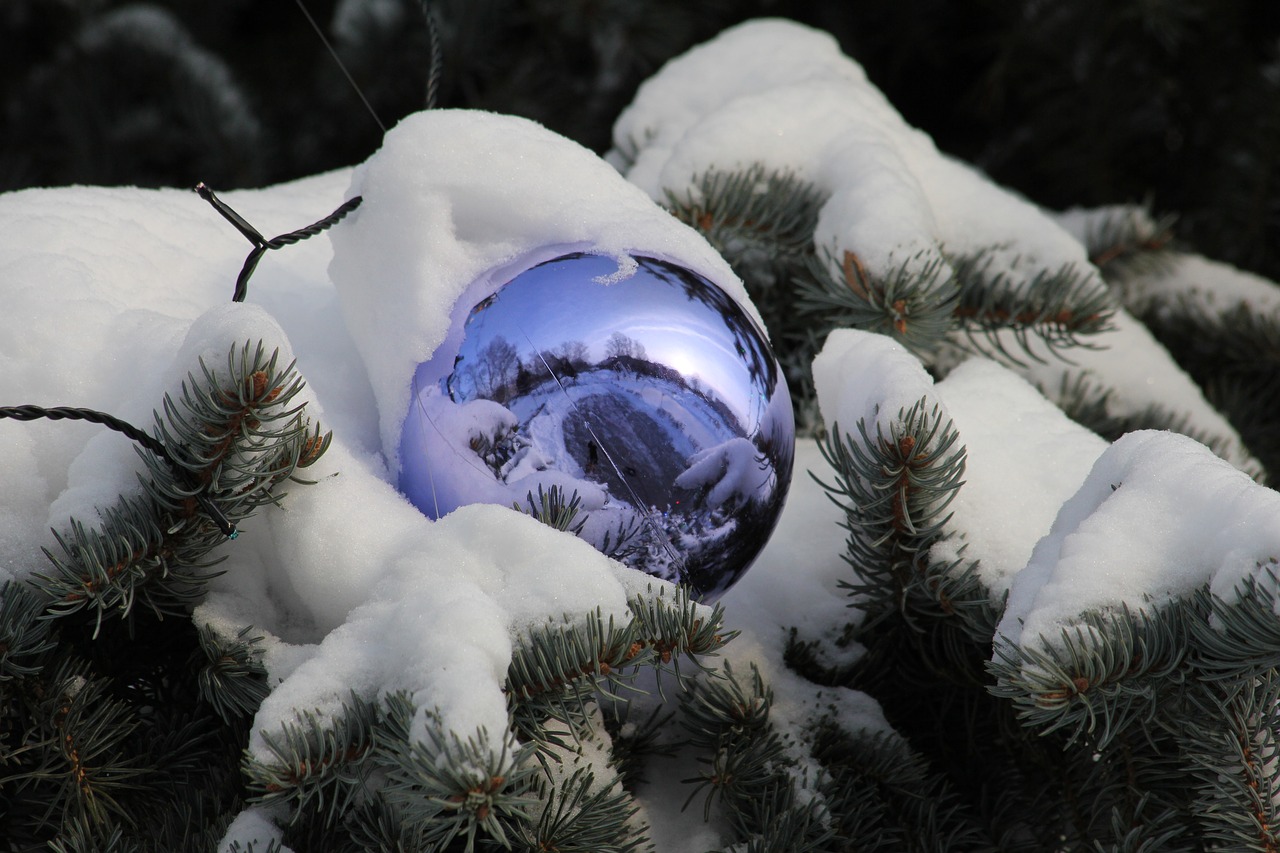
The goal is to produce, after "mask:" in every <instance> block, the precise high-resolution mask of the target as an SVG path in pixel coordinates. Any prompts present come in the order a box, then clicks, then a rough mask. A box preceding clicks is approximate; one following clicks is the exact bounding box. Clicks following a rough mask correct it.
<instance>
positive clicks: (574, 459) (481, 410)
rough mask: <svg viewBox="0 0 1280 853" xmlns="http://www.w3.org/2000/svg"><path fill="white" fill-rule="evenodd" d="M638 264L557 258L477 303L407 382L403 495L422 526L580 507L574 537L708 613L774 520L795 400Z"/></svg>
mask: <svg viewBox="0 0 1280 853" xmlns="http://www.w3.org/2000/svg"><path fill="white" fill-rule="evenodd" d="M635 264H636V266H635V269H634V271H633V272H632V271H631V270H629V269H627V267H626V266H624V268H623V269H622V270H619V267H618V263H617V262H616V261H615V260H613V259H611V258H607V257H601V256H596V255H580V254H575V255H568V256H565V257H562V258H557V259H555V260H552V261H548V262H546V263H543V264H540V265H538V266H536V267H533V268H532V269H529V270H526V271H525V272H523V273H521V274H519V275H517V276H516V277H515V278H513V279H512V280H511V281H510V282H508V283H506V284H505V285H502V286H501V287H499V288H498V289H497V290H496V291H495V292H494V293H493V294H491V295H490V296H488V297H486V298H484V299H482V300H481V301H480V302H479V303H477V304H476V305H475V306H474V307H473V308H472V309H471V310H470V312H469V313H468V316H467V318H466V320H465V322H464V324H463V334H462V337H461V343H460V345H459V346H458V347H457V349H456V352H452V353H448V352H440V353H437V355H436V356H435V358H433V359H432V361H430V362H427V363H426V364H424V365H422V367H421V368H419V371H418V376H417V377H415V388H414V399H413V405H412V407H411V410H410V413H409V417H408V419H407V421H406V424H405V431H404V435H403V438H402V445H401V459H402V471H401V478H400V487H401V490H402V491H403V492H404V493H405V494H406V495H408V497H409V498H410V499H411V500H412V501H413V502H414V503H415V504H416V505H417V506H418V507H419V508H420V509H422V510H423V511H424V512H425V513H427V514H428V515H430V516H433V517H440V516H441V515H444V514H446V513H448V512H450V511H452V510H453V509H454V508H456V507H458V506H462V505H465V504H469V503H476V502H487V503H502V504H505V505H508V506H510V505H511V504H512V503H516V504H519V505H521V506H524V505H525V504H526V502H527V501H526V499H527V495H528V494H529V493H530V492H532V493H534V494H537V492H538V489H539V488H540V487H541V488H543V489H550V488H551V487H553V486H555V487H559V488H560V489H562V490H564V493H565V494H566V495H571V494H575V493H576V494H577V495H578V496H579V497H580V498H581V499H582V508H583V512H582V514H581V515H580V516H579V519H578V520H579V521H581V523H582V527H581V529H580V530H579V531H578V535H580V536H582V538H584V539H586V540H587V541H590V542H591V543H592V544H593V545H595V546H596V547H597V548H599V549H600V550H602V551H604V552H605V553H606V554H609V555H610V556H613V557H615V558H617V559H620V560H622V561H623V562H625V563H628V564H629V565H632V566H634V567H636V568H640V569H643V570H645V571H647V572H649V573H651V574H654V575H656V576H659V577H664V578H667V579H669V580H674V581H682V582H685V583H688V584H690V585H691V586H692V587H693V588H694V589H695V590H696V591H697V592H698V593H699V594H700V595H701V596H702V597H703V598H704V599H707V598H713V597H715V596H717V595H719V594H720V593H722V592H723V591H724V590H725V589H727V588H728V586H729V585H730V584H732V583H733V582H734V581H735V580H736V579H737V578H738V577H739V576H740V575H741V574H742V572H744V571H745V570H746V568H747V566H748V565H749V564H750V563H751V561H752V560H754V559H755V557H756V555H757V554H758V553H759V551H760V549H761V548H762V547H763V546H764V543H765V542H766V541H767V539H768V536H769V533H770V532H771V531H772V529H773V526H774V524H775V522H776V521H777V517H778V514H779V513H780V511H781V508H782V503H783V500H784V499H785V494H786V488H787V485H788V484H789V482H790V477H791V466H792V457H793V453H794V426H793V423H792V419H791V403H790V397H789V395H788V393H787V389H786V384H785V382H784V380H783V379H782V376H781V373H780V371H779V369H778V365H777V362H776V360H775V359H774V357H773V354H772V352H771V351H770V349H769V347H768V344H767V343H766V341H765V339H764V336H763V335H762V334H761V333H760V331H759V329H758V328H757V327H756V326H755V324H754V323H753V321H752V320H751V319H750V318H749V317H748V316H747V315H746V313H745V312H744V311H743V310H742V308H741V307H740V306H739V305H738V304H737V303H736V302H735V301H734V300H733V299H732V298H731V297H729V296H728V295H727V294H726V293H725V292H724V291H722V290H721V289H720V288H718V287H716V286H715V285H713V284H712V283H711V282H709V281H707V280H706V279H705V278H702V277H701V276H698V275H696V274H694V273H692V272H690V271H688V270H685V269H683V268H681V267H678V266H675V265H673V264H669V263H666V262H663V261H659V260H655V259H651V258H636V259H635ZM628 266H629V265H628ZM620 272H621V273H627V272H630V274H629V275H619V273H620ZM441 359H449V360H450V361H451V364H441V363H440V360H441ZM442 368H444V369H442ZM441 375H444V379H442V380H440V381H439V382H430V381H428V380H426V379H425V377H431V376H441Z"/></svg>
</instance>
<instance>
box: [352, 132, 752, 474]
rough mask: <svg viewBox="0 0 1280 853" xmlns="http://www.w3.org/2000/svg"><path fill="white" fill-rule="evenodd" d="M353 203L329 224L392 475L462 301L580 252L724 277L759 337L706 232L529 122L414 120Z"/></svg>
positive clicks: (387, 148)
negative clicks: (424, 377) (417, 395)
mask: <svg viewBox="0 0 1280 853" xmlns="http://www.w3.org/2000/svg"><path fill="white" fill-rule="evenodd" d="M349 195H361V196H363V198H364V203H363V204H362V205H361V207H360V209H359V210H357V211H356V212H355V213H354V214H352V215H351V217H350V221H349V222H345V223H343V227H342V228H339V229H334V231H333V236H332V239H333V245H334V256H333V262H332V264H331V265H330V269H329V273H330V277H331V278H332V281H333V283H334V284H335V285H336V286H337V288H338V292H339V294H340V296H341V301H342V311H343V316H344V317H345V319H346V324H347V328H348V329H349V330H350V334H351V336H352V338H354V340H355V342H356V345H357V347H358V348H359V350H360V354H361V356H362V357H363V359H364V363H365V365H366V367H367V368H368V372H369V381H370V383H371V385H372V387H373V391H374V396H375V398H376V400H377V405H378V412H379V420H380V424H381V438H382V441H381V444H382V449H383V452H384V454H385V455H386V458H387V461H388V465H389V468H390V470H392V471H396V470H397V469H398V467H399V465H398V458H397V457H398V454H399V444H400V431H401V427H402V425H403V423H404V419H405V416H406V414H407V413H408V410H409V399H410V387H411V383H412V380H413V375H414V371H415V370H416V369H417V367H418V365H419V364H421V363H422V362H425V361H427V360H428V359H429V358H430V357H431V355H432V353H434V352H435V351H436V348H437V347H439V346H440V345H441V344H443V343H444V342H445V340H446V338H449V339H450V340H452V339H453V338H452V336H455V335H456V336H459V337H460V336H461V321H462V320H463V319H464V317H462V316H456V315H458V314H461V315H465V313H466V312H465V310H463V311H457V312H455V311H454V306H455V305H456V304H458V303H459V301H460V300H461V301H468V302H470V303H474V302H476V301H478V300H479V298H481V297H483V296H487V295H489V293H490V292H492V290H493V289H496V287H497V286H498V285H500V284H502V283H505V282H506V281H509V280H510V279H511V278H512V277H514V276H515V275H518V274H519V273H520V272H523V271H524V270H526V269H528V268H530V267H532V266H534V265H536V264H538V263H541V262H543V261H546V260H550V259H551V258H554V257H557V256H559V255H563V254H566V253H568V252H574V251H591V252H594V253H596V254H603V255H608V256H612V257H615V258H618V259H619V261H620V265H621V266H623V267H624V269H625V267H626V265H627V264H629V263H631V261H630V258H629V257H628V256H629V255H631V254H641V255H647V256H650V257H656V258H660V259H663V260H670V261H673V262H676V263H679V264H681V265H682V266H685V267H687V268H689V269H691V270H693V271H695V272H697V273H700V274H702V275H704V276H706V277H707V278H708V279H710V280H711V281H713V282H715V283H716V284H717V285H719V286H720V287H721V288H722V289H723V290H725V291H726V292H727V293H729V295H730V296H732V297H734V298H735V299H737V300H738V301H739V302H740V303H741V304H742V305H743V306H744V307H746V309H747V311H748V313H749V314H750V316H751V318H752V319H753V320H755V321H756V323H757V324H758V325H760V326H761V328H763V323H762V322H761V321H760V317H759V314H758V313H756V311H755V308H754V307H753V306H751V304H750V300H749V299H748V298H747V295H746V291H745V289H744V288H743V286H742V283H741V281H740V280H739V279H738V277H737V276H736V275H735V274H734V273H733V271H732V270H731V269H730V268H729V266H728V264H726V263H725V261H724V260H723V259H722V258H721V257H720V256H719V255H718V254H716V252H715V251H714V250H713V249H712V248H711V247H710V246H709V245H708V244H707V242H706V241H705V240H703V239H702V237H701V236H700V235H698V234H697V233H696V232H695V231H693V230H692V229H691V228H687V227H686V226H684V225H682V224H681V223H679V222H677V221H676V220H674V219H673V218H672V217H671V216H670V215H669V214H667V213H666V212H665V211H663V210H662V208H660V207H658V206H657V205H655V204H654V203H653V202H652V201H651V200H650V199H649V197H648V196H647V195H645V194H644V193H643V192H641V191H640V190H639V189H638V188H636V187H635V186H633V185H631V184H629V183H628V182H627V181H625V180H623V179H622V177H621V176H619V175H618V174H617V172H616V171H615V170H613V169H612V168H610V167H609V165H608V164H607V163H605V162H604V161H603V160H601V159H600V158H599V157H597V156H596V155H595V154H593V153H591V152H590V151H588V150H587V149H585V148H583V147H582V146H580V145H578V144H577V143H576V142H572V141H570V140H568V139H565V138H564V137H562V136H558V135H556V134H554V133H551V132H550V131H548V130H547V129H545V128H543V127H542V126H540V125H538V124H535V123H534V122H531V121H527V120H525V119H519V118H513V117H510V116H499V115H495V114H492V113H481V112H472V111H465V110H432V111H429V112H422V113H417V114H415V115H411V116H409V117H407V118H405V119H404V120H403V121H401V122H400V123H399V124H398V125H397V126H396V127H394V128H392V129H391V131H390V132H388V133H387V135H386V137H385V139H384V140H383V144H382V147H381V148H380V149H379V150H378V151H377V152H376V153H375V154H374V155H373V156H372V157H371V158H370V159H369V160H368V161H367V162H366V163H365V164H363V165H362V166H360V167H358V168H357V169H356V171H355V174H354V176H353V179H352V182H351V190H350V192H349ZM464 294H465V295H466V297H467V298H466V299H465V300H464ZM467 307H468V308H469V307H470V305H468V306H467Z"/></svg>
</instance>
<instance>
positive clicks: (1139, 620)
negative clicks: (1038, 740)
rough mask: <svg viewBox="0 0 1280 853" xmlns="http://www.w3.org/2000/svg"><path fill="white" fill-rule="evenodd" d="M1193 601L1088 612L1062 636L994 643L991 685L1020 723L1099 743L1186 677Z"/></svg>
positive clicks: (1155, 707)
mask: <svg viewBox="0 0 1280 853" xmlns="http://www.w3.org/2000/svg"><path fill="white" fill-rule="evenodd" d="M1192 607H1194V603H1188V602H1186V601H1179V602H1175V603H1173V604H1169V605H1166V606H1163V607H1160V608H1157V609H1155V610H1154V611H1153V612H1152V611H1148V610H1145V609H1144V610H1137V611H1134V610H1131V609H1129V607H1128V606H1127V605H1124V606H1122V607H1121V608H1120V609H1118V610H1116V611H1106V612H1104V611H1090V612H1087V613H1084V614H1082V615H1081V617H1080V619H1079V622H1078V623H1077V624H1075V625H1073V626H1071V627H1067V628H1063V629H1062V633H1061V636H1060V637H1057V638H1044V639H1043V640H1042V641H1037V642H1036V643H1035V644H1021V645H1014V644H1011V643H1006V642H997V643H996V645H995V650H994V658H993V659H992V661H991V662H990V664H989V665H988V669H989V671H990V672H991V674H992V675H993V676H995V678H996V683H995V684H994V685H992V686H991V687H990V690H991V692H992V694H993V695H995V696H998V697H1002V698H1005V699H1008V700H1010V701H1011V702H1013V704H1014V706H1015V707H1016V708H1017V712H1018V717H1019V719H1021V720H1022V721H1023V723H1024V724H1025V725H1028V726H1031V727H1033V728H1034V729H1035V730H1037V731H1039V732H1042V733H1045V734H1047V733H1049V732H1053V731H1057V730H1059V729H1062V730H1063V731H1065V733H1066V736H1067V739H1068V742H1075V741H1077V740H1080V739H1082V738H1085V737H1086V736H1087V738H1088V742H1089V743H1091V744H1093V745H1094V746H1095V748H1097V749H1103V748H1105V747H1106V746H1107V745H1108V744H1109V743H1110V742H1111V741H1112V740H1113V739H1114V738H1115V737H1117V736H1118V735H1119V734H1120V733H1121V732H1123V731H1124V730H1125V729H1126V728H1127V727H1129V726H1131V725H1135V724H1136V725H1147V724H1150V723H1151V721H1152V720H1153V719H1154V718H1155V716H1156V714H1157V712H1158V711H1159V710H1160V702H1161V700H1162V698H1163V697H1164V695H1165V694H1166V692H1167V691H1171V690H1176V689H1177V688H1178V686H1179V685H1181V684H1182V683H1184V681H1185V680H1186V678H1187V669H1188V666H1187V655H1188V648H1189V637H1188V633H1189V632H1188V629H1187V627H1186V626H1187V623H1188V622H1189V621H1191V620H1192V619H1193V618H1194V617H1193V616H1192V615H1191V608H1192Z"/></svg>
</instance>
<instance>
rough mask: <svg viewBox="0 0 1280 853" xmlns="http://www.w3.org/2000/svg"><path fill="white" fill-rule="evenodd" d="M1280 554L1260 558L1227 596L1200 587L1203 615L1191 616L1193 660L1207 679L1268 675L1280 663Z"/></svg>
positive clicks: (1199, 606)
mask: <svg viewBox="0 0 1280 853" xmlns="http://www.w3.org/2000/svg"><path fill="white" fill-rule="evenodd" d="M1278 584H1280V558H1275V557H1273V558H1271V559H1270V560H1268V561H1266V562H1263V563H1259V564H1258V566H1257V572H1256V574H1251V575H1249V576H1247V577H1246V578H1245V579H1244V580H1243V581H1241V583H1240V585H1239V587H1238V588H1237V589H1236V590H1235V591H1234V596H1233V597H1232V598H1231V599H1230V600H1227V599H1224V598H1222V597H1220V596H1218V595H1215V594H1213V593H1212V592H1210V591H1209V589H1208V588H1207V587H1202V588H1201V589H1199V590H1197V592H1196V603H1195V607H1196V609H1197V610H1198V611H1199V612H1201V613H1204V614H1207V616H1206V617H1205V618H1202V619H1196V620H1192V621H1191V623H1190V629H1191V634H1192V640H1193V643H1194V648H1195V656H1194V658H1193V662H1194V664H1195V667H1196V670H1197V672H1198V674H1199V677H1200V678H1202V679H1205V680H1208V681H1222V680H1233V681H1235V680H1239V679H1250V678H1266V677H1269V674H1270V673H1272V672H1275V671H1276V670H1277V668H1280V618H1277V616H1276V589H1277V588H1278V586H1277V585H1278Z"/></svg>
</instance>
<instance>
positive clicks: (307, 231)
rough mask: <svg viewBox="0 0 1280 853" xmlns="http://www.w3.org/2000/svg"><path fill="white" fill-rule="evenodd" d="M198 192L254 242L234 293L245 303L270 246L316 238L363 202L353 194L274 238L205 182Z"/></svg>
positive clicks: (200, 185)
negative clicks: (323, 214)
mask: <svg viewBox="0 0 1280 853" xmlns="http://www.w3.org/2000/svg"><path fill="white" fill-rule="evenodd" d="M195 191H196V193H197V194H199V196H200V198H202V199H204V200H205V201H207V202H209V204H210V205H212V206H213V209H214V210H216V211H218V213H219V214H220V215H221V216H222V218H223V219H225V220H227V221H228V222H230V223H231V224H232V225H233V226H235V229H236V230H237V231H239V232H240V233H241V234H243V235H244V238H245V239H246V240H248V241H249V242H250V243H252V244H253V249H252V250H250V252H249V256H248V257H247V258H245V259H244V266H243V267H241V268H240V274H239V275H238V276H236V289H235V292H234V293H233V294H232V295H231V301H232V302H243V301H244V299H245V297H246V296H247V295H248V294H249V278H250V277H251V276H252V275H253V271H254V270H256V269H257V268H258V261H260V260H262V256H263V255H264V254H266V252H267V250H268V249H279V248H281V247H283V246H292V245H293V244H294V243H300V242H302V241H303V240H306V239H307V238H308V237H314V236H316V235H317V234H319V233H321V232H322V231H326V230H328V229H329V228H332V227H333V226H334V225H336V224H338V223H339V222H341V221H342V219H343V217H345V216H346V215H347V214H348V213H350V212H351V211H353V210H355V209H356V208H357V207H359V206H360V203H361V202H363V201H364V197H363V196H354V197H352V198H349V199H347V200H346V201H344V202H343V203H342V204H340V205H338V208H337V210H335V211H334V212H333V213H330V214H329V215H328V216H326V217H325V218H324V219H321V220H319V221H317V222H313V223H311V224H310V225H307V226H305V227H303V228H299V229H298V230H296V231H290V232H288V233H286V234H281V235H279V236H278V237H272V238H271V239H270V240H268V239H267V238H266V237H263V236H262V232H261V231H259V230H258V229H257V228H254V227H253V226H252V225H250V224H249V222H248V220H246V219H245V218H244V217H243V216H241V215H240V214H239V213H236V211H235V210H234V209H232V207H231V206H230V205H229V204H227V203H226V202H225V201H223V200H222V199H220V198H218V197H217V196H216V195H215V194H214V192H213V190H212V189H211V188H210V187H209V185H208V184H206V183H205V182H204V181H201V182H200V183H198V184H196V185H195Z"/></svg>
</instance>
